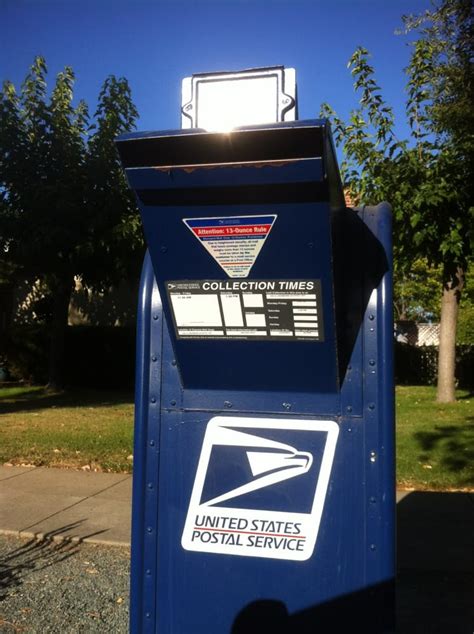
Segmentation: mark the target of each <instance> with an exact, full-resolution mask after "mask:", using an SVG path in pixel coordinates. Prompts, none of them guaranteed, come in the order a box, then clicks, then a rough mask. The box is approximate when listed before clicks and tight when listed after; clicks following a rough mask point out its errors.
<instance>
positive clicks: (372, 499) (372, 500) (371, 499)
mask: <svg viewBox="0 0 474 634" xmlns="http://www.w3.org/2000/svg"><path fill="white" fill-rule="evenodd" d="M376 502H377V500H376V499H375V498H374V497H373V496H372V497H371V498H370V503H371V504H375V503H376Z"/></svg>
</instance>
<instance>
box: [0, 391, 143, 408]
mask: <svg viewBox="0 0 474 634" xmlns="http://www.w3.org/2000/svg"><path fill="white" fill-rule="evenodd" d="M126 403H133V394H132V393H131V392H130V391H128V390H122V391H105V390H104V391H102V390H80V389H75V390H67V391H64V392H54V393H51V392H48V391H47V390H46V388H45V389H42V390H33V389H32V390H31V391H28V392H24V393H22V394H19V395H15V396H6V397H0V414H11V413H14V412H28V411H37V410H41V409H49V408H55V407H93V406H100V407H114V406H116V405H124V404H126Z"/></svg>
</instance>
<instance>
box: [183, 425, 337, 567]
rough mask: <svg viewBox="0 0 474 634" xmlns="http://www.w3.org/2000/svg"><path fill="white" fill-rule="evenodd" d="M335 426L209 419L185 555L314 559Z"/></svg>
mask: <svg viewBox="0 0 474 634" xmlns="http://www.w3.org/2000/svg"><path fill="white" fill-rule="evenodd" d="M338 433H339V427H338V425H337V423H336V422H335V421H322V420H301V419H298V420H295V419H268V418H254V417H227V416H226V417H224V416H217V417H214V418H213V419H211V420H210V421H209V423H208V424H207V429H206V433H205V437H204V441H203V445H202V449H201V455H200V458H199V464H198V467H197V471H196V477H195V480H194V486H193V490H192V493H191V499H190V503H189V508H188V513H187V518H186V523H185V527H184V530H183V536H182V546H183V548H185V549H186V550H196V551H201V552H214V553H221V554H228V555H241V556H255V557H272V558H280V559H295V560H305V559H308V558H309V557H310V556H311V555H312V553H313V550H314V546H315V543H316V537H317V532H318V529H319V524H320V521H321V516H322V512H323V507H324V503H325V499H326V493H327V488H328V483H329V479H330V475H331V470H332V464H333V460H334V454H335V449H336V443H337V437H338Z"/></svg>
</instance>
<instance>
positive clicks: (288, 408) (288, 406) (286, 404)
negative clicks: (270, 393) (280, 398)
mask: <svg viewBox="0 0 474 634" xmlns="http://www.w3.org/2000/svg"><path fill="white" fill-rule="evenodd" d="M282 406H283V407H284V408H285V409H286V411H288V410H290V409H291V403H282Z"/></svg>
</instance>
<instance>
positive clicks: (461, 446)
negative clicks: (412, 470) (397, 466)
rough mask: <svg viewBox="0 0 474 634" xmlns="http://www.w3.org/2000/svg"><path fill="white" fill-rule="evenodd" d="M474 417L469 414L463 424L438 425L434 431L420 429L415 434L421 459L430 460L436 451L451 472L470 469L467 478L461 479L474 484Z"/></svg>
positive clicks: (470, 484) (444, 465) (467, 483)
mask: <svg viewBox="0 0 474 634" xmlns="http://www.w3.org/2000/svg"><path fill="white" fill-rule="evenodd" d="M473 423H474V418H473V417H472V416H468V417H466V419H465V423H464V424H463V425H443V426H441V425H437V426H435V427H434V429H433V431H429V432H427V431H420V432H417V433H415V434H414V437H415V440H416V441H417V443H418V444H419V446H420V449H421V451H422V453H421V454H420V456H419V459H420V460H421V461H429V460H431V459H432V455H433V454H434V453H436V454H437V455H438V456H440V458H438V459H439V460H440V463H441V466H442V467H443V468H444V469H446V470H447V471H449V472H451V473H458V472H459V471H462V470H463V469H468V471H469V473H468V475H467V477H466V478H464V479H463V480H461V484H463V485H465V486H472V485H474V467H473V465H474V425H473Z"/></svg>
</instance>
